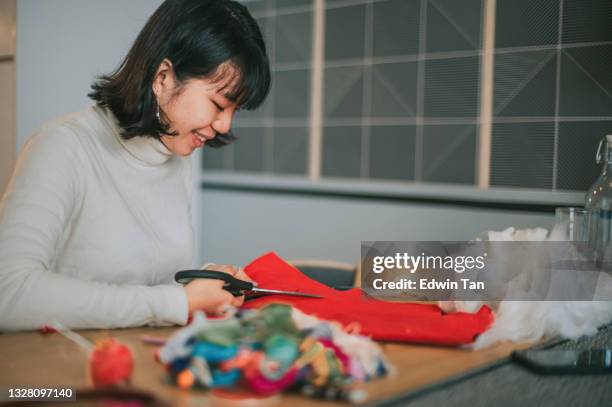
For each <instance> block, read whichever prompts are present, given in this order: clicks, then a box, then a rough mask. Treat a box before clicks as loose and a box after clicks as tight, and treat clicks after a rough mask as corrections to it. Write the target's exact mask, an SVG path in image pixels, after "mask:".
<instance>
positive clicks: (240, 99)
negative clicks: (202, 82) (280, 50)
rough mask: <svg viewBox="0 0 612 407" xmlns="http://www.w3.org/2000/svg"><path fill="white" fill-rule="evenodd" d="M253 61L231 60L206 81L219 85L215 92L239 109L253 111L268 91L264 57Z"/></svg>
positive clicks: (268, 79) (261, 56) (268, 84)
mask: <svg viewBox="0 0 612 407" xmlns="http://www.w3.org/2000/svg"><path fill="white" fill-rule="evenodd" d="M256 58H257V59H256V60H255V61H252V62H251V61H250V62H251V63H246V62H245V60H244V59H242V58H239V59H232V60H230V61H228V62H227V63H223V64H221V65H219V67H218V68H217V69H216V70H215V72H214V73H213V74H212V75H210V76H209V77H208V79H209V80H210V81H211V82H212V83H215V84H219V85H220V86H219V88H218V89H217V91H218V92H219V93H220V94H222V95H223V96H224V97H225V98H226V99H228V100H229V101H231V102H233V103H236V105H238V106H239V107H240V109H246V110H254V109H256V108H258V107H259V106H260V105H261V104H262V103H263V101H264V100H265V99H266V96H267V95H268V92H269V91H270V71H269V69H268V60H267V57H266V56H265V55H258V56H256Z"/></svg>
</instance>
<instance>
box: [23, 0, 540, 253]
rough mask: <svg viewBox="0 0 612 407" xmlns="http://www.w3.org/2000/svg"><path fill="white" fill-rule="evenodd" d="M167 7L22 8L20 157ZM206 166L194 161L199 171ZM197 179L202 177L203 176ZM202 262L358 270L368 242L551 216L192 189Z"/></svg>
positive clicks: (138, 1)
mask: <svg viewBox="0 0 612 407" xmlns="http://www.w3.org/2000/svg"><path fill="white" fill-rule="evenodd" d="M159 3H160V1H159V0H129V1H125V0H112V1H111V0H106V1H101V0H53V1H49V0H19V1H18V9H17V134H18V140H17V148H18V149H20V148H21V146H22V145H23V143H24V141H25V140H26V139H27V137H28V136H29V135H30V134H31V133H32V132H33V131H34V130H35V129H36V128H37V127H38V126H40V125H41V124H42V123H44V122H46V121H48V120H50V119H53V118H54V117H56V116H58V115H62V114H65V113H68V112H72V111H76V110H81V109H83V108H85V107H86V106H88V105H89V104H90V101H89V99H88V98H87V96H86V95H87V93H88V92H89V86H90V84H91V82H92V80H93V79H94V77H95V76H96V75H98V74H101V73H106V72H109V71H111V70H112V69H114V68H115V66H116V65H117V64H118V63H119V61H120V60H121V59H122V57H123V55H124V54H125V52H126V51H127V50H128V48H129V46H130V45H131V43H132V41H133V39H134V38H135V36H136V34H137V33H138V31H139V30H140V28H141V27H142V26H143V25H144V23H145V21H146V18H147V17H148V16H149V15H150V14H151V13H152V12H153V10H154V9H155V8H156V7H157V5H158V4H159ZM198 162H199V160H198V157H194V169H195V170H196V171H197V170H198V168H199V166H198V164H197V163H198ZM196 179H197V177H196ZM194 188H195V190H194V191H195V194H194V203H193V208H194V225H195V226H196V231H197V247H198V250H197V253H196V260H195V263H201V262H202V261H204V260H210V261H217V262H227V263H235V264H244V263H246V262H248V261H249V260H251V259H253V258H254V257H256V256H258V255H260V254H263V253H264V252H266V251H269V250H275V251H277V252H278V253H279V254H281V255H282V256H285V257H287V258H313V257H316V258H329V259H336V260H342V261H350V262H356V261H357V260H358V259H359V242H360V241H361V240H378V239H380V240H396V239H397V240H456V239H457V240H462V239H470V238H473V237H474V236H476V235H477V234H478V233H479V232H480V231H483V230H488V229H501V228H504V227H506V226H509V225H515V226H520V227H527V226H536V225H542V226H550V224H551V222H552V217H551V216H547V215H541V214H527V213H520V212H518V213H513V212H509V211H499V210H497V211H493V210H483V209H473V208H460V207H452V206H434V205H424V204H406V203H397V202H393V203H390V202H389V203H386V202H381V201H360V200H344V199H338V198H320V197H319V198H312V197H303V196H296V195H286V196H280V195H266V194H258V193H246V192H230V191H215V190H210V191H205V192H203V191H202V190H201V189H199V185H198V183H197V181H196V183H195V184H194Z"/></svg>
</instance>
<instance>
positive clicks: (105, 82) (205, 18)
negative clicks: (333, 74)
mask: <svg viewBox="0 0 612 407" xmlns="http://www.w3.org/2000/svg"><path fill="white" fill-rule="evenodd" d="M164 59H168V60H170V61H171V62H172V66H173V69H174V74H175V76H176V78H177V79H178V81H179V83H181V82H184V81H186V80H189V79H193V78H207V79H211V80H213V81H223V80H226V79H227V78H224V77H223V76H225V75H226V73H227V72H235V73H236V75H237V77H236V78H230V79H231V80H230V81H229V83H231V89H229V90H228V91H229V92H228V93H227V94H226V96H227V97H228V99H230V100H231V101H232V102H235V103H236V104H238V105H239V106H240V108H241V109H247V110H253V109H255V108H257V107H258V106H259V105H261V104H262V103H263V101H264V99H265V98H266V96H267V95H268V92H269V90H270V81H271V79H270V63H269V61H268V56H267V53H266V46H265V43H264V40H263V37H262V35H261V32H260V30H259V27H258V26H257V23H256V22H255V20H254V19H253V17H252V16H251V15H250V14H249V12H248V10H247V9H246V7H245V6H243V5H242V4H240V3H237V2H235V1H232V0H166V1H164V2H163V3H162V4H161V5H160V6H159V7H158V8H157V10H156V11H155V13H153V15H152V16H151V17H150V18H149V20H148V21H147V23H146V24H145V26H144V27H143V29H142V31H140V34H138V37H137V38H136V41H135V42H134V44H133V45H132V48H131V49H130V50H129V52H128V54H127V55H126V57H125V58H124V60H123V61H122V62H121V64H120V65H119V67H118V68H117V69H116V70H115V71H114V72H113V73H111V74H109V75H102V76H100V77H98V78H97V79H96V81H95V82H94V83H93V84H92V86H91V87H92V92H91V93H89V94H88V96H89V97H90V98H91V99H93V100H94V101H95V102H96V104H97V105H98V106H101V107H106V108H108V109H110V111H111V112H112V113H113V114H114V115H115V117H116V118H117V120H118V122H119V126H120V127H121V129H122V134H121V136H122V137H123V138H124V139H126V140H127V139H130V138H133V137H136V136H148V137H154V138H160V137H161V136H162V135H165V134H172V133H169V125H168V124H165V123H163V122H164V120H161V121H160V120H157V117H156V112H157V104H156V103H157V102H156V99H155V95H154V93H153V90H152V84H153V80H154V78H155V74H156V72H157V69H158V67H159V66H160V64H161V63H162V61H163V60H164ZM226 62H229V63H230V64H231V66H232V67H233V68H234V69H232V70H228V69H219V67H220V66H221V65H222V64H224V63H226ZM224 83H227V82H224ZM234 139H235V137H234V136H233V135H232V134H231V132H230V133H228V134H219V135H217V137H215V138H214V139H213V140H210V141H209V142H207V145H209V146H211V147H219V146H222V145H225V144H228V143H229V142H231V141H233V140H234Z"/></svg>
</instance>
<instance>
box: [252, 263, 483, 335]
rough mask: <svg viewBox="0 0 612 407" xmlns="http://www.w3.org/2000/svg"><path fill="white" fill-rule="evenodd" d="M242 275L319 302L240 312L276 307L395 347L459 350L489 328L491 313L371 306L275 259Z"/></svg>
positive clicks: (286, 299) (261, 301)
mask: <svg viewBox="0 0 612 407" xmlns="http://www.w3.org/2000/svg"><path fill="white" fill-rule="evenodd" d="M244 271H245V272H246V273H247V275H248V276H249V277H250V278H252V279H253V280H254V281H256V282H257V284H258V286H259V287H261V288H273V289H278V290H285V291H299V292H304V293H310V294H318V295H321V296H323V297H324V298H322V299H319V298H305V297H295V296H290V295H279V294H275V295H267V296H263V297H259V298H254V299H250V300H248V301H246V302H245V304H244V306H243V307H244V308H261V307H263V306H265V305H267V304H270V303H275V302H281V303H286V304H291V305H293V306H294V307H296V308H297V309H299V310H301V311H302V312H304V313H306V314H311V315H315V316H317V317H318V318H322V319H327V320H333V321H338V322H339V323H341V324H342V325H344V326H349V325H352V326H355V324H357V326H358V328H359V333H360V334H362V335H368V336H370V337H372V338H373V339H376V340H381V341H394V342H414V343H431V344H439V345H461V344H467V343H471V342H473V341H474V340H475V339H476V338H477V336H478V335H479V334H481V333H482V332H484V331H485V330H486V329H487V328H488V327H489V326H490V325H491V323H492V322H493V319H494V316H493V312H492V311H491V309H490V308H489V307H488V306H483V307H481V308H480V310H479V311H478V312H476V313H474V314H471V313H465V312H456V313H453V314H445V313H444V312H443V311H442V310H441V309H440V308H439V307H438V306H437V305H434V304H421V303H410V302H406V303H398V302H385V301H380V300H376V299H374V298H372V297H369V296H368V295H366V294H365V293H364V292H363V291H362V290H361V289H360V288H353V289H351V290H347V291H339V290H335V289H333V288H330V287H328V286H326V285H324V284H322V283H319V282H317V281H315V280H312V279H310V278H308V277H307V276H306V275H304V274H302V273H301V272H300V271H299V270H297V269H296V268H295V267H293V266H291V265H290V264H288V263H287V262H285V261H284V260H283V259H281V258H280V257H279V256H277V255H276V254H275V253H268V254H265V255H263V256H261V257H259V258H258V259H256V260H254V261H253V262H252V263H250V264H249V265H248V266H246V267H245V269H244Z"/></svg>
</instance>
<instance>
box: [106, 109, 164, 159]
mask: <svg viewBox="0 0 612 407" xmlns="http://www.w3.org/2000/svg"><path fill="white" fill-rule="evenodd" d="M95 109H96V110H98V112H99V113H100V115H102V116H103V117H104V119H105V121H106V122H107V123H108V124H109V125H110V127H111V128H112V130H113V134H114V135H115V138H116V139H117V140H118V141H119V143H120V144H121V146H122V147H123V149H124V151H125V152H126V153H127V154H129V156H131V157H132V158H133V159H135V160H137V161H138V162H139V163H140V164H143V165H148V166H157V165H162V164H164V163H165V162H167V161H168V160H169V159H170V158H171V157H172V152H171V151H170V150H168V148H167V147H166V146H165V145H164V144H163V143H162V142H161V141H160V140H158V139H155V138H153V137H133V138H131V139H129V140H125V139H123V137H121V128H120V127H119V123H118V121H117V118H116V117H115V116H114V115H113V113H112V112H111V111H110V110H109V109H107V108H100V107H98V106H96V107H95Z"/></svg>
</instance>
